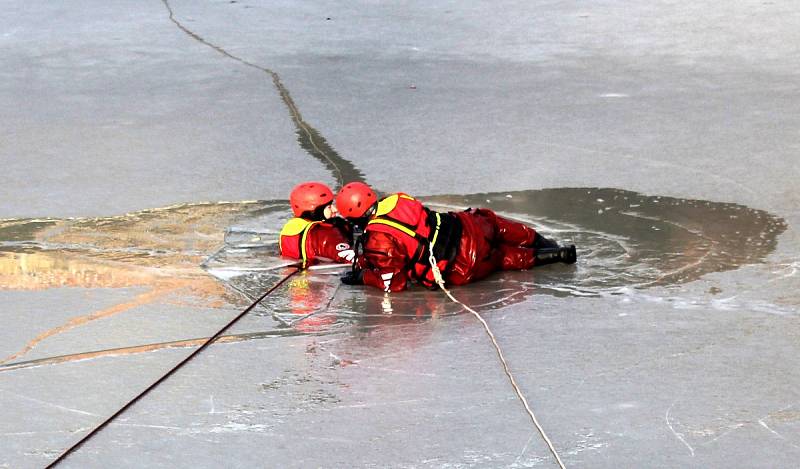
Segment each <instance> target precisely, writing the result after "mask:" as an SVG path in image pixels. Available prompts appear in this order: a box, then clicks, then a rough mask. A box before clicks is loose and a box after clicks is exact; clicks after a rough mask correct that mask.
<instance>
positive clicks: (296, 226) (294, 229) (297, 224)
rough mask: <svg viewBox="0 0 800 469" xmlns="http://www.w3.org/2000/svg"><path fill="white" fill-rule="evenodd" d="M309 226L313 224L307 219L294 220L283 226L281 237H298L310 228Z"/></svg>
mask: <svg viewBox="0 0 800 469" xmlns="http://www.w3.org/2000/svg"><path fill="white" fill-rule="evenodd" d="M309 224H311V222H310V221H308V220H306V219H305V218H292V219H291V220H289V221H287V222H286V224H285V225H283V229H281V236H297V235H299V234H300V233H302V232H303V230H305V229H306V228H308V225H309Z"/></svg>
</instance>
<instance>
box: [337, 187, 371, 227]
mask: <svg viewBox="0 0 800 469" xmlns="http://www.w3.org/2000/svg"><path fill="white" fill-rule="evenodd" d="M377 201H378V196H377V195H375V191H374V190H372V188H371V187H369V186H368V185H366V184H364V183H363V182H351V183H348V184H345V186H344V187H342V189H341V190H340V191H339V193H338V194H337V195H336V210H338V211H339V215H341V216H343V217H345V218H361V217H363V216H364V215H367V212H369V210H370V209H371V208H372V206H373V205H375V203H376V202H377Z"/></svg>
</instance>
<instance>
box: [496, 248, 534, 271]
mask: <svg viewBox="0 0 800 469" xmlns="http://www.w3.org/2000/svg"><path fill="white" fill-rule="evenodd" d="M498 250H499V251H500V252H501V253H502V258H503V263H502V269H503V270H527V269H530V268H531V267H533V266H534V265H535V264H536V257H535V251H534V250H533V249H531V248H524V247H519V246H508V245H506V244H501V245H500V246H499V247H498Z"/></svg>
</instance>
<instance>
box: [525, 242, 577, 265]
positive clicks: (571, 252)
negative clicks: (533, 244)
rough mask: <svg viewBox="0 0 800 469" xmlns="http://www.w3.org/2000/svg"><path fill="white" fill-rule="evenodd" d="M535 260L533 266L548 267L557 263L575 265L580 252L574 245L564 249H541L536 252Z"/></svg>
mask: <svg viewBox="0 0 800 469" xmlns="http://www.w3.org/2000/svg"><path fill="white" fill-rule="evenodd" d="M535 259H536V260H535V261H534V264H533V265H547V264H553V263H555V262H563V263H565V264H574V263H575V261H577V260H578V252H577V251H576V250H575V245H574V244H572V245H570V246H569V247H563V248H541V249H537V250H536V256H535Z"/></svg>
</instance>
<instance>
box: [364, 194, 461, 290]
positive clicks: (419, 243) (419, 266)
mask: <svg viewBox="0 0 800 469" xmlns="http://www.w3.org/2000/svg"><path fill="white" fill-rule="evenodd" d="M460 236H461V235H460V223H459V222H458V220H457V218H456V216H455V215H451V214H446V213H445V214H442V213H437V212H434V211H431V210H428V209H427V208H425V207H424V206H423V205H422V204H421V203H420V202H419V201H418V200H416V199H414V198H413V197H411V196H409V195H406V194H402V193H398V194H393V195H390V196H388V197H386V198H384V199H382V200H381V201H380V202H378V209H377V211H376V213H375V215H374V216H373V217H372V218H371V219H370V221H369V222H368V224H367V227H366V229H365V230H364V255H363V256H362V257H361V259H360V261H359V262H360V264H359V266H360V267H361V268H362V271H363V275H364V276H363V280H364V284H366V285H372V286H375V287H378V288H380V289H382V290H384V291H400V290H403V289H404V288H405V287H406V284H407V282H408V280H411V279H414V280H417V281H418V282H419V283H421V284H422V285H424V286H426V287H429V288H430V287H435V285H436V284H435V282H434V279H433V273H432V272H431V267H430V263H429V255H430V246H431V243H433V246H434V255H435V257H436V261H437V265H438V267H439V269H440V270H441V271H442V272H443V273H445V272H446V271H447V269H448V266H449V264H450V262H451V261H452V260H453V258H454V257H455V254H456V252H455V251H456V249H457V246H458V241H459V239H460Z"/></svg>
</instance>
